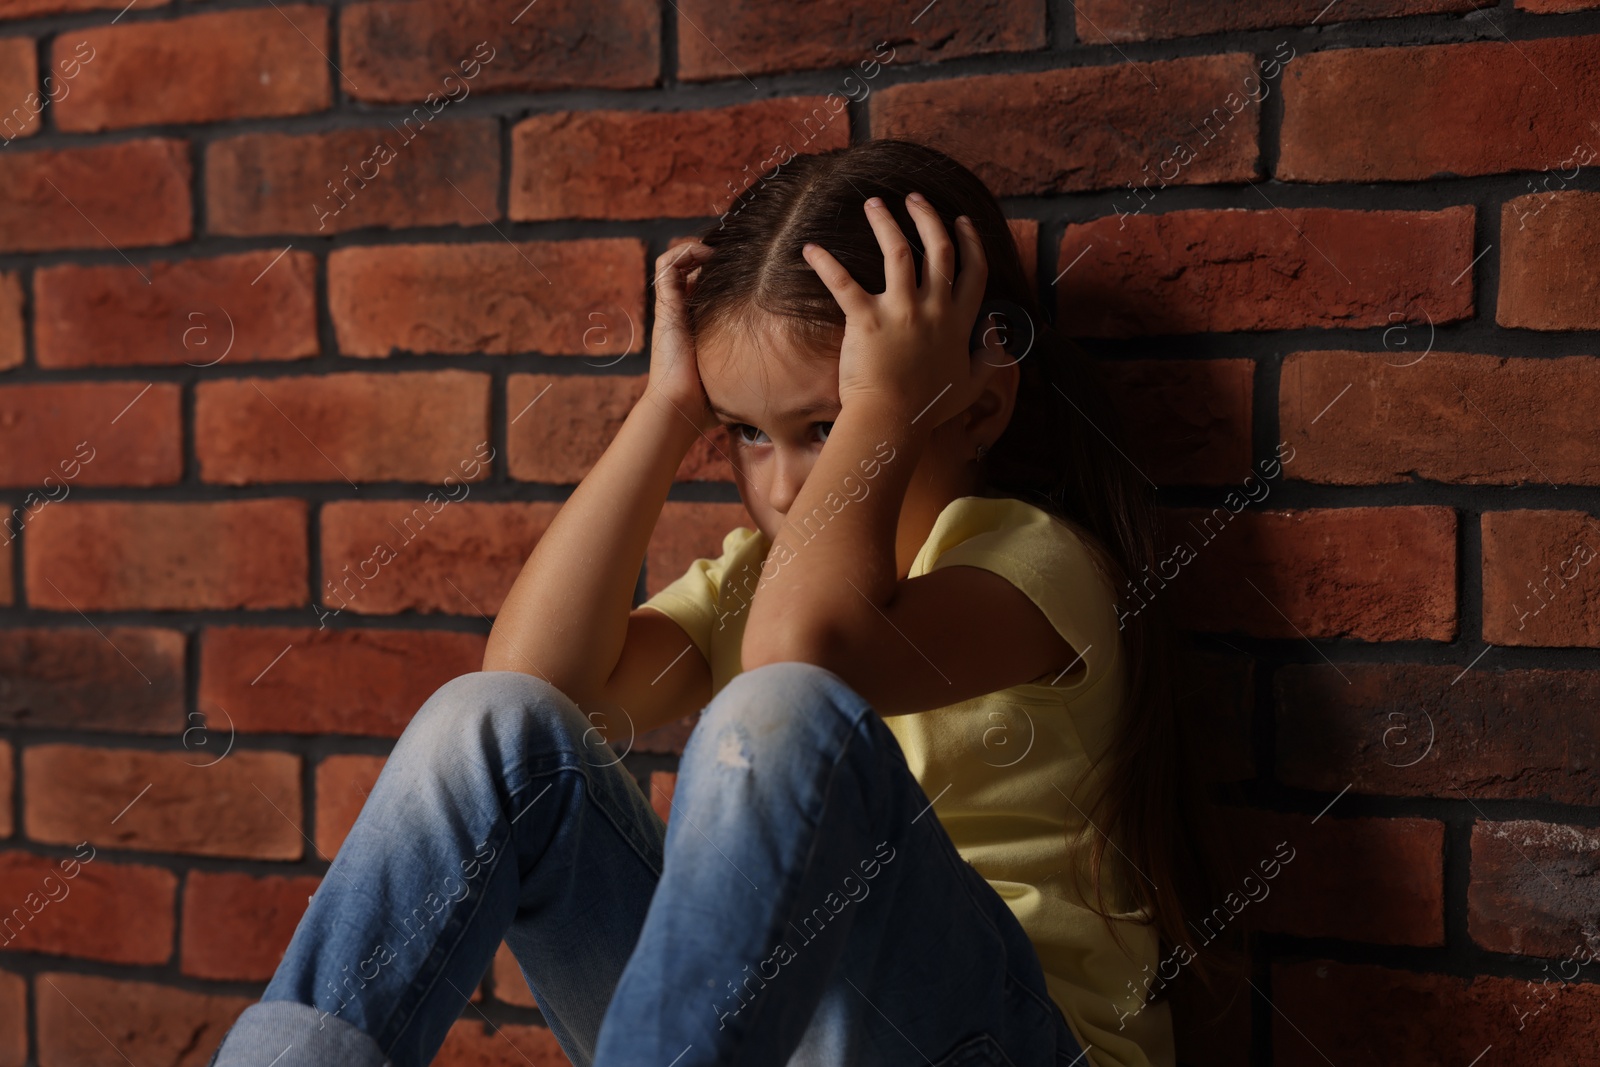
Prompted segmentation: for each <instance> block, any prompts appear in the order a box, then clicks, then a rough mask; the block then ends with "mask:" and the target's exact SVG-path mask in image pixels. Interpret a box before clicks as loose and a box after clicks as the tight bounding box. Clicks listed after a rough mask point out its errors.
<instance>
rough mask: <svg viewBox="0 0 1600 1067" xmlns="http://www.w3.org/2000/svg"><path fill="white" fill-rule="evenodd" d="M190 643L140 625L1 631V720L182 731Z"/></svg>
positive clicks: (86, 727) (71, 727)
mask: <svg viewBox="0 0 1600 1067" xmlns="http://www.w3.org/2000/svg"><path fill="white" fill-rule="evenodd" d="M184 641H185V636H184V634H183V633H181V632H180V631H178V630H161V629H155V628H153V627H150V628H147V627H134V626H107V627H96V628H93V629H91V628H89V627H81V628H79V627H73V628H71V629H67V628H63V627H51V628H50V629H37V630H22V629H18V630H6V631H3V632H0V678H4V679H5V680H6V682H5V686H4V688H3V689H0V725H3V726H9V727H35V728H40V727H42V728H46V729H51V730H115V731H117V732H119V733H141V734H168V735H177V734H180V733H182V732H183V730H184V729H185V728H186V727H187V726H188V725H189V721H188V720H187V719H186V718H185V716H184V710H183V709H184V695H183V689H184V681H183V676H184V650H183V649H184Z"/></svg>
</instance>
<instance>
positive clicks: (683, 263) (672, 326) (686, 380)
mask: <svg viewBox="0 0 1600 1067" xmlns="http://www.w3.org/2000/svg"><path fill="white" fill-rule="evenodd" d="M711 251H712V250H711V248H710V247H708V246H707V245H705V244H704V243H702V242H700V241H693V242H689V243H685V244H681V245H678V246H676V247H674V248H669V249H667V250H666V251H665V252H663V253H661V255H660V256H659V257H657V259H656V276H655V284H656V324H655V330H654V332H653V333H652V335H651V338H650V380H649V384H648V385H647V386H646V388H645V395H646V396H648V397H650V398H651V399H652V400H653V401H654V402H655V403H656V404H658V405H659V406H660V407H661V410H662V411H664V412H666V413H668V414H672V413H673V412H674V409H676V412H677V413H678V416H680V417H682V418H686V419H688V420H689V421H690V422H691V423H693V424H694V428H695V429H696V430H699V431H700V432H701V433H704V432H705V431H707V430H709V429H711V428H712V427H714V426H716V425H717V417H716V415H714V414H713V413H712V411H711V404H710V401H708V400H707V399H706V391H705V387H704V386H703V385H701V384H700V365H699V363H698V361H697V360H696V359H695V348H694V337H693V336H692V335H691V334H690V332H689V323H688V315H687V311H686V308H685V303H686V299H687V297H688V294H689V293H691V292H693V290H694V280H691V279H690V277H689V275H690V274H691V273H692V272H694V271H695V270H697V269H698V268H699V267H700V266H702V265H703V264H704V263H705V262H706V261H707V260H708V259H709V258H710V256H711Z"/></svg>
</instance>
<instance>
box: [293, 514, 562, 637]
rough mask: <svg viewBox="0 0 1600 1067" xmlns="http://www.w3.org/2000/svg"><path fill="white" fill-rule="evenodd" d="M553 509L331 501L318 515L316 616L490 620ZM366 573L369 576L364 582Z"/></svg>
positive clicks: (547, 523) (548, 521)
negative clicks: (407, 614) (415, 614)
mask: <svg viewBox="0 0 1600 1067" xmlns="http://www.w3.org/2000/svg"><path fill="white" fill-rule="evenodd" d="M560 508H561V505H560V504H557V503H554V502H544V501H540V502H537V503H508V504H491V503H474V502H472V501H462V502H459V503H458V502H452V501H449V500H442V501H440V502H439V503H438V506H437V507H430V506H429V505H428V504H427V502H426V501H410V500H381V501H370V502H368V501H338V502H336V503H331V504H328V505H327V506H325V507H324V508H323V509H322V574H323V579H324V584H323V588H322V589H321V590H319V592H318V595H317V600H318V603H320V604H323V605H325V606H326V608H327V609H328V610H327V611H326V613H324V612H322V611H321V610H319V616H318V617H319V619H325V618H326V617H332V616H337V615H338V614H339V613H341V612H343V611H346V610H348V611H350V612H351V613H353V614H356V615H392V614H396V613H398V612H402V611H420V612H445V613H448V614H451V615H471V616H476V617H479V618H493V617H494V615H495V614H496V613H497V612H498V611H499V610H500V604H501V602H502V601H503V600H504V599H505V595H506V593H508V592H510V590H511V584H512V583H513V582H514V581H516V578H517V574H518V573H520V572H521V570H522V565H523V563H525V562H526V561H527V558H528V553H530V552H531V551H533V546H534V545H535V544H536V543H538V540H539V535H540V534H542V533H544V530H545V527H547V526H549V525H550V520H551V519H552V518H554V517H555V514H556V512H557V511H559V510H560ZM369 572H370V576H368V574H369Z"/></svg>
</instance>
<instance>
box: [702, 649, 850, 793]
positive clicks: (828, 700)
mask: <svg viewBox="0 0 1600 1067" xmlns="http://www.w3.org/2000/svg"><path fill="white" fill-rule="evenodd" d="M864 708H865V705H864V704H863V703H862V701H861V698H860V697H859V696H857V695H856V694H855V692H854V691H853V690H852V689H850V687H849V686H848V685H846V684H845V682H844V681H843V680H842V679H841V678H840V677H839V676H838V675H836V674H834V673H833V672H832V671H829V670H827V669H825V668H823V667H819V666H816V665H815V664H811V663H803V662H799V661H793V662H781V663H769V664H765V665H763V666H760V667H755V668H752V669H751V670H747V671H743V672H741V673H740V674H737V675H735V676H734V677H733V678H732V679H730V680H729V681H728V683H727V684H726V685H725V686H723V688H722V689H721V691H720V692H718V693H717V695H716V696H715V697H714V698H713V699H712V701H711V703H709V704H708V705H706V708H705V710H704V711H703V712H702V713H701V716H700V721H699V722H698V723H697V724H696V727H695V732H694V734H693V735H691V737H690V745H689V746H688V747H686V748H685V750H684V754H683V762H685V763H697V762H705V761H710V762H711V763H714V764H716V765H718V766H722V767H733V768H742V767H751V768H753V767H754V766H755V764H756V763H757V762H758V761H759V760H760V759H762V758H764V757H766V756H767V755H769V754H770V755H771V757H772V759H774V760H775V761H777V762H778V763H780V764H781V763H783V762H784V761H785V760H786V759H787V758H788V754H792V753H794V752H795V751H796V750H797V748H799V747H801V746H806V747H817V746H831V745H835V744H838V743H842V741H843V738H844V737H845V736H846V735H847V734H848V733H849V731H850V728H851V724H853V723H854V722H856V721H857V720H858V719H859V718H860V714H861V712H862V710H863V709H864ZM682 773H683V770H682V768H681V767H680V774H682Z"/></svg>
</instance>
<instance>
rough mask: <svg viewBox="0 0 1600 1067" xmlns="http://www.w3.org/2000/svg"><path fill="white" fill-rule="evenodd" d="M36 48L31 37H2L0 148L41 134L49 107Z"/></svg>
mask: <svg viewBox="0 0 1600 1067" xmlns="http://www.w3.org/2000/svg"><path fill="white" fill-rule="evenodd" d="M37 47H38V42H36V41H35V40H34V39H33V38H32V37H0V144H10V143H11V142H12V141H14V140H16V139H18V138H19V137H29V136H32V135H33V134H36V133H38V132H39V122H40V120H39V115H40V113H41V112H43V111H44V109H45V108H47V107H49V106H50V104H49V100H48V98H47V96H45V95H44V94H41V93H40V92H39V61H38V58H37V52H36V49H37ZM54 84H55V83H54V81H52V82H51V86H54ZM56 95H57V96H59V95H60V90H57V91H56Z"/></svg>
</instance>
